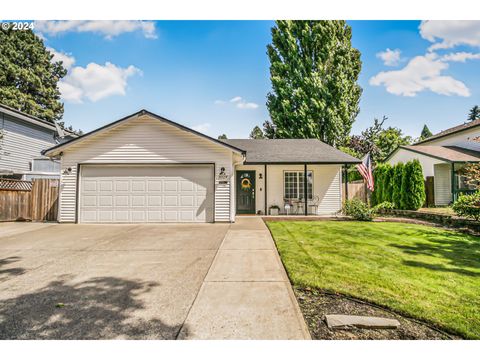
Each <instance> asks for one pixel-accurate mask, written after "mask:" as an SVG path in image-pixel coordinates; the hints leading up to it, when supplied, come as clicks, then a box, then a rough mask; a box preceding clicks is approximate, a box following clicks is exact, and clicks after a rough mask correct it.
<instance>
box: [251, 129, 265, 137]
mask: <svg viewBox="0 0 480 360" xmlns="http://www.w3.org/2000/svg"><path fill="white" fill-rule="evenodd" d="M264 138H265V136H264V135H263V131H262V129H260V128H259V127H258V126H255V127H254V128H253V130H252V132H251V133H250V139H264Z"/></svg>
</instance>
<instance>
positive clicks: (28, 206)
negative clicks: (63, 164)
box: [0, 179, 59, 221]
mask: <svg viewBox="0 0 480 360" xmlns="http://www.w3.org/2000/svg"><path fill="white" fill-rule="evenodd" d="M58 194H59V181H58V180H57V179H35V180H33V181H23V180H13V179H0V221H17V220H31V221H56V220H57V212H58Z"/></svg>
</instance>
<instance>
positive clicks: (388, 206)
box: [371, 201, 395, 214]
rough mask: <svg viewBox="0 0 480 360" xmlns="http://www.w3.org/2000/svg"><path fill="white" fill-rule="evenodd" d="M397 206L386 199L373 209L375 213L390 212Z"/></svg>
mask: <svg viewBox="0 0 480 360" xmlns="http://www.w3.org/2000/svg"><path fill="white" fill-rule="evenodd" d="M394 208H395V207H394V206H393V204H392V203H391V202H390V201H384V202H382V203H380V204H378V205H375V206H374V207H373V208H372V209H371V211H372V212H373V213H374V214H378V213H381V212H388V210H393V209H394Z"/></svg>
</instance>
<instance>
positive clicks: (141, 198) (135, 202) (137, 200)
mask: <svg viewBox="0 0 480 360" xmlns="http://www.w3.org/2000/svg"><path fill="white" fill-rule="evenodd" d="M145 205H146V196H145V195H132V206H142V207H144V206H145Z"/></svg>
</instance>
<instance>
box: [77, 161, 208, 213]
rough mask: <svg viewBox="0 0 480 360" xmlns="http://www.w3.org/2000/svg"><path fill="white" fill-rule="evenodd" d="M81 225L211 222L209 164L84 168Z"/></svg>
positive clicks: (82, 173) (80, 206) (81, 178)
mask: <svg viewBox="0 0 480 360" xmlns="http://www.w3.org/2000/svg"><path fill="white" fill-rule="evenodd" d="M81 169H82V170H81V177H80V192H81V194H80V196H79V200H80V204H79V212H80V213H79V221H80V222H206V221H213V168H212V166H149V167H145V166H123V165H122V166H85V165H84V166H82V168H81Z"/></svg>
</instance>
